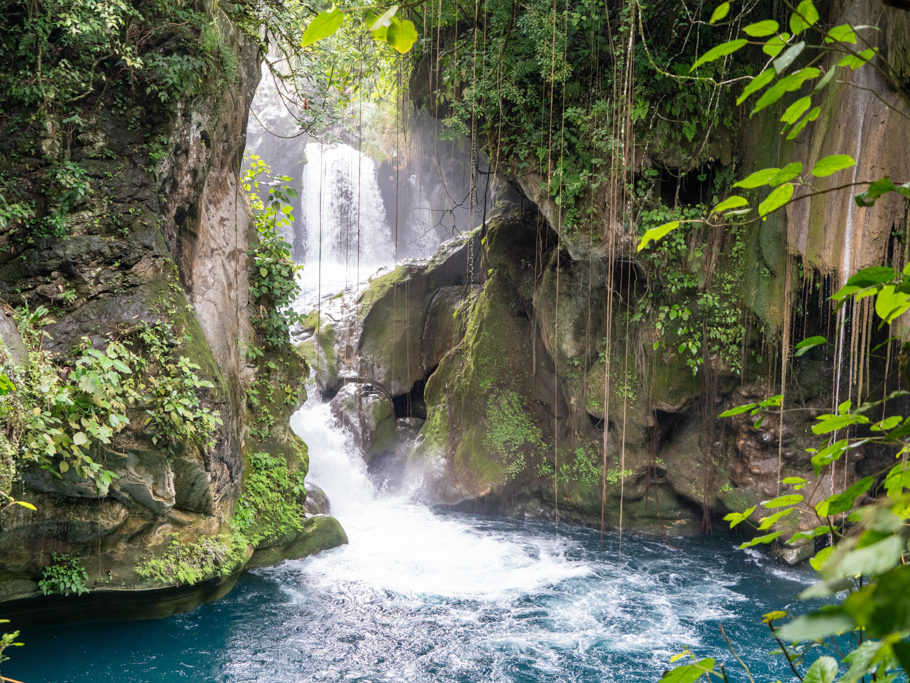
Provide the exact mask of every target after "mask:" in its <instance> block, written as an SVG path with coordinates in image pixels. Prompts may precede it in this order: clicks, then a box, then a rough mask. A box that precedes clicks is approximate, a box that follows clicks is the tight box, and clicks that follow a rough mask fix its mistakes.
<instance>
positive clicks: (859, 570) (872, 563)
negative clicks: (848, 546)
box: [822, 534, 904, 581]
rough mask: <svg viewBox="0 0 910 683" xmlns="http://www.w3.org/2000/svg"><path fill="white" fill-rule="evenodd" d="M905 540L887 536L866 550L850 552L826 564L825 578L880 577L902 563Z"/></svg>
mask: <svg viewBox="0 0 910 683" xmlns="http://www.w3.org/2000/svg"><path fill="white" fill-rule="evenodd" d="M903 548H904V540H903V539H902V538H901V537H900V535H898V534H895V535H892V536H887V537H885V538H884V539H882V540H881V541H878V542H876V543H873V544H872V545H868V546H866V547H865V548H858V549H856V550H850V551H849V552H847V553H845V554H843V555H841V556H840V557H838V556H836V555H835V556H832V561H831V562H828V563H826V564H825V567H824V569H823V570H822V574H823V576H824V577H825V578H826V579H828V580H829V581H830V580H834V579H849V578H851V577H854V576H860V575H862V576H879V575H880V574H884V573H885V572H887V571H888V570H890V569H893V568H894V567H896V566H897V565H898V563H900V559H901V551H902V550H903Z"/></svg>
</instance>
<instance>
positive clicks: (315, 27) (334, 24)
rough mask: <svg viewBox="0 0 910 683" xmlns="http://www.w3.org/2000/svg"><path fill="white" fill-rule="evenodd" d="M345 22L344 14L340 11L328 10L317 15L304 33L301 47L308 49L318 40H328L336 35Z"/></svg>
mask: <svg viewBox="0 0 910 683" xmlns="http://www.w3.org/2000/svg"><path fill="white" fill-rule="evenodd" d="M343 21H344V12H342V11H341V10H340V9H327V10H324V11H322V12H320V13H319V14H317V15H316V16H315V17H314V18H313V21H311V22H310V23H309V24H308V25H307V27H306V30H305V31H304V32H303V38H301V40H300V45H301V46H302V47H306V46H307V45H312V44H313V43H315V42H316V41H318V40H322V39H323V38H328V37H329V36H330V35H332V34H333V33H335V31H337V30H338V29H339V28H340V27H341V23H342V22H343Z"/></svg>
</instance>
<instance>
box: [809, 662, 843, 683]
mask: <svg viewBox="0 0 910 683" xmlns="http://www.w3.org/2000/svg"><path fill="white" fill-rule="evenodd" d="M835 678H837V660H836V659H834V657H828V656H825V657H819V658H818V659H816V660H815V661H814V662H812V666H810V667H809V670H808V671H807V672H806V676H805V678H803V683H834V679H835Z"/></svg>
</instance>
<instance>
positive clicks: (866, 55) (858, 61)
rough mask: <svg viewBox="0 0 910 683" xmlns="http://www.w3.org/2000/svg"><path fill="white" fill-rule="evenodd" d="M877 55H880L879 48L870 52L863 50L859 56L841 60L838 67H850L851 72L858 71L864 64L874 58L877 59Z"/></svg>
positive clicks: (850, 56)
mask: <svg viewBox="0 0 910 683" xmlns="http://www.w3.org/2000/svg"><path fill="white" fill-rule="evenodd" d="M877 54H878V48H877V47H870V48H869V49H868V50H863V51H862V52H860V53H859V54H856V55H847V56H846V57H844V58H843V59H842V60H840V61H839V62H838V63H837V65H838V66H848V67H850V70H851V71H856V70H857V69H858V68H860V67H861V66H862V65H863V64H865V63H866V62H868V61H869V60H870V59H872V58H873V57H875V55H877Z"/></svg>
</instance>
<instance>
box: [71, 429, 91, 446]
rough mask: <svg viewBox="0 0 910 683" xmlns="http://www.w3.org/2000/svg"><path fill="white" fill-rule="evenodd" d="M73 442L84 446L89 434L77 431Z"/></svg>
mask: <svg viewBox="0 0 910 683" xmlns="http://www.w3.org/2000/svg"><path fill="white" fill-rule="evenodd" d="M73 443H74V444H76V445H77V446H84V445H85V444H87V443H88V436H87V435H86V434H85V432H76V433H75V434H73Z"/></svg>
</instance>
